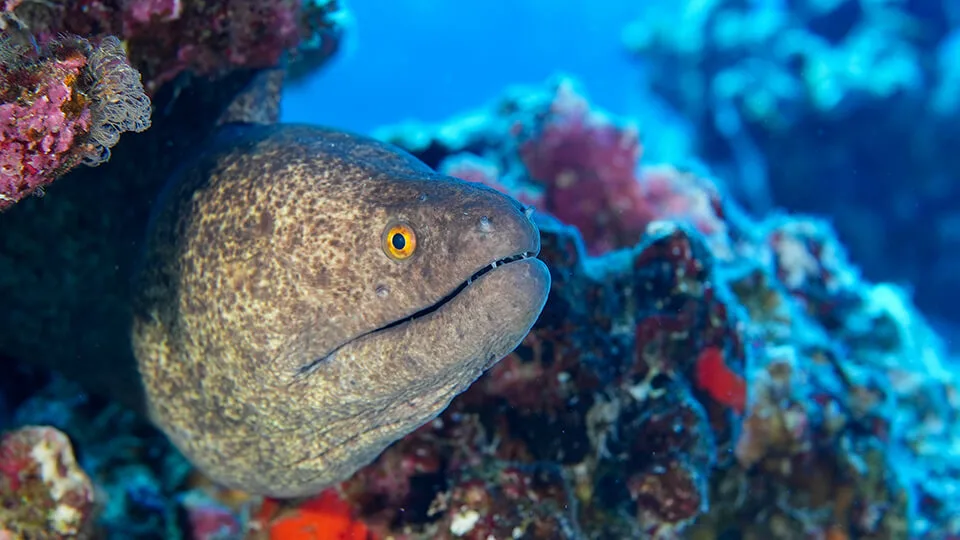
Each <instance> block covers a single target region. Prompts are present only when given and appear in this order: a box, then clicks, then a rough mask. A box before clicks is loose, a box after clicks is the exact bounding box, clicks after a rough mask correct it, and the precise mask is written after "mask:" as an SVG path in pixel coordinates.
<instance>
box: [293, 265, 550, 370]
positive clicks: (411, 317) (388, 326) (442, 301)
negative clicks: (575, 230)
mask: <svg viewBox="0 0 960 540" xmlns="http://www.w3.org/2000/svg"><path fill="white" fill-rule="evenodd" d="M536 255H537V252H536V251H524V252H522V253H517V254H515V255H510V256H509V257H504V258H502V259H497V260H495V261H493V262H492V263H490V264H488V265H486V266H484V267H483V268H481V269H480V270H477V271H476V272H474V273H473V275H471V276H470V277H469V278H467V280H466V281H464V282H463V283H461V284H460V285H458V286H457V287H456V288H455V289H453V291H451V292H450V293H449V294H447V295H446V296H444V297H443V298H441V299H440V300H438V301H437V302H435V303H433V304H432V305H430V306H427V307H425V308H423V309H421V310H420V311H418V312H416V313H414V314H413V315H409V316H407V317H404V318H402V319H398V320H396V321H393V322H391V323H388V324H385V325H383V326H381V327H379V328H375V329H373V330H370V331H369V332H365V333H363V334H360V335H359V336H356V337H354V338H352V339H350V340H349V341H347V342H346V343H343V344H341V345H340V346H338V347H337V348H335V349H333V350H332V351H330V352H329V353H328V354H327V355H326V356H323V357H321V358H318V359H316V360H314V361H312V362H310V363H309V364H307V365H305V366H303V367H301V368H300V369H299V370H298V375H300V376H303V375H307V374H308V373H309V372H311V371H313V370H314V369H316V368H317V367H319V366H320V365H321V364H323V363H324V362H325V361H327V360H328V359H329V358H330V357H332V356H333V355H335V354H337V351H339V350H340V349H342V348H343V347H345V346H346V345H348V344H349V343H352V342H355V341H357V340H360V339H363V338H366V337H369V336H371V335H373V334H377V333H380V332H385V331H387V330H390V329H391V328H396V327H398V326H401V325H403V324H406V323H409V322H412V321H414V320H415V319H420V318H423V317H426V316H428V315H430V314H431V313H433V312H435V311H437V310H438V309H440V308H442V307H443V306H444V305H446V304H448V303H449V302H450V301H451V300H453V299H454V298H456V297H457V295H459V294H460V293H462V292H463V291H464V290H465V289H466V288H467V287H469V286H470V285H471V284H472V283H473V282H474V281H476V280H478V279H480V278H481V277H483V276H484V275H486V274H487V273H489V272H492V271H494V270H496V269H497V268H500V267H502V266H505V265H508V264H510V263H514V262H517V261H522V260H525V259H530V258H533V257H535V256H536Z"/></svg>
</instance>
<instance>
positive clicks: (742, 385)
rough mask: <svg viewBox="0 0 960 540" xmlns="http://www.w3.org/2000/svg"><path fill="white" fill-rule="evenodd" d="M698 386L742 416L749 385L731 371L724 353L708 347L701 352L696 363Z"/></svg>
mask: <svg viewBox="0 0 960 540" xmlns="http://www.w3.org/2000/svg"><path fill="white" fill-rule="evenodd" d="M696 383H697V386H699V387H700V388H702V389H703V390H706V391H707V393H708V394H710V396H711V397H712V398H713V399H715V400H717V401H719V402H720V403H723V404H724V405H727V406H728V407H730V408H732V409H733V410H734V411H736V412H737V414H742V413H743V410H744V407H745V406H746V401H747V383H746V381H744V380H743V377H741V376H740V375H739V374H737V372H735V371H733V370H732V369H730V367H729V366H727V363H726V362H725V361H724V359H723V351H721V350H720V349H718V348H717V347H707V348H706V349H704V350H703V351H701V352H700V356H699V357H697V363H696Z"/></svg>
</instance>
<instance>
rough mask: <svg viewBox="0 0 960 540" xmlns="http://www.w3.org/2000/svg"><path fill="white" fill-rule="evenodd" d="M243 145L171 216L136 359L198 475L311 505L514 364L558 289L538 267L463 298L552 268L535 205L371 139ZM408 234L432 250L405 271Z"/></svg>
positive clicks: (147, 291)
mask: <svg viewBox="0 0 960 540" xmlns="http://www.w3.org/2000/svg"><path fill="white" fill-rule="evenodd" d="M231 129H232V134H227V135H225V136H224V137H222V138H221V140H220V142H218V143H217V144H215V145H214V146H213V147H212V148H211V149H210V150H209V151H207V152H205V153H204V154H203V155H202V157H200V158H199V159H198V160H196V161H195V162H194V163H192V164H190V165H189V166H187V167H186V168H185V169H184V170H183V171H182V172H181V175H180V177H179V178H177V179H175V181H174V182H172V183H171V184H170V186H168V189H167V190H166V192H165V193H164V195H163V196H162V197H161V199H160V201H159V202H158V206H157V208H156V209H155V216H154V218H153V220H152V225H151V230H150V232H149V235H148V243H147V249H146V250H145V258H144V261H143V265H142V269H141V272H140V275H139V278H138V280H137V281H136V284H135V285H136V287H135V289H136V291H137V292H136V298H135V302H134V322H133V328H132V341H133V348H134V353H135V355H136V357H137V361H138V365H139V368H140V372H141V375H142V378H143V383H144V386H145V389H146V393H147V401H148V408H149V413H150V415H151V418H152V419H153V420H154V421H155V422H156V423H157V425H158V426H160V427H161V429H163V430H164V432H165V433H166V434H167V436H168V437H169V438H170V439H171V440H172V441H173V442H174V444H176V445H177V447H178V448H179V449H180V450H181V451H182V452H183V453H184V454H185V455H186V456H187V457H188V458H189V459H190V460H191V461H192V462H193V463H194V464H195V465H197V466H198V467H199V468H200V469H201V470H203V471H204V472H205V473H206V474H208V475H209V476H210V477H212V478H213V479H214V480H216V481H218V482H220V483H222V484H224V485H227V486H230V487H234V488H239V489H243V490H246V491H249V492H253V493H258V494H263V495H269V496H273V497H299V496H306V495H310V494H313V493H316V492H318V491H320V490H322V489H323V488H325V487H327V486H329V485H331V484H333V483H335V482H338V481H341V480H343V479H345V478H347V477H349V476H350V475H351V474H352V473H353V472H355V471H356V470H357V469H358V468H360V467H362V466H364V465H366V464H367V463H369V462H370V461H372V460H373V459H374V458H375V457H376V456H377V455H378V454H379V453H380V452H382V451H383V449H385V448H386V447H387V446H388V445H389V444H391V443H392V442H394V441H395V440H397V439H398V438H400V437H402V436H404V435H406V434H407V433H409V432H410V431H412V430H414V429H415V428H417V427H419V426H421V425H423V424H424V423H426V422H428V421H430V420H431V419H433V418H434V417H436V416H437V415H438V414H439V413H440V412H441V411H442V410H443V409H444V408H446V406H447V405H448V404H449V402H450V400H451V399H452V398H453V397H454V396H456V395H457V394H459V393H460V392H462V391H463V390H465V389H466V388H467V387H468V386H469V385H470V384H471V383H472V382H473V381H474V380H476V379H477V377H478V376H479V375H480V374H481V373H483V372H484V370H486V369H487V368H489V367H490V366H491V365H493V364H494V363H496V362H497V361H499V360H500V359H501V358H502V357H503V356H505V355H506V354H508V353H509V352H510V351H511V350H513V349H514V348H515V347H516V346H517V345H518V344H519V342H520V341H521V340H522V339H523V337H524V336H525V335H526V334H527V333H528V331H529V330H530V328H531V327H532V325H533V323H534V322H535V320H536V319H537V317H538V316H539V314H540V312H541V310H542V309H543V306H544V303H545V302H546V297H547V292H548V291H549V288H550V275H549V272H548V270H547V268H546V266H545V265H544V264H543V263H542V262H540V261H539V260H537V259H535V258H524V259H521V260H518V261H515V262H510V263H508V264H505V265H503V266H499V267H497V268H496V269H494V270H492V271H489V272H487V273H485V274H484V275H483V276H482V277H480V278H479V279H476V280H474V281H473V282H472V284H470V285H469V286H467V287H466V288H463V289H462V290H460V292H457V293H456V294H455V295H453V296H452V297H450V295H451V293H454V292H456V291H457V290H458V288H459V287H460V285H461V284H463V283H465V282H466V281H467V280H468V279H469V278H470V277H471V276H472V275H473V274H475V273H476V272H477V271H478V270H480V269H482V268H484V267H487V266H489V265H490V264H491V263H492V262H494V261H497V260H500V259H503V258H507V257H511V256H514V255H517V254H520V253H523V252H529V253H531V254H536V253H538V252H539V249H540V236H539V231H538V230H537V228H536V226H535V225H534V224H533V222H532V221H531V220H530V219H529V217H528V216H527V215H526V214H525V212H524V208H523V207H522V206H521V205H520V204H519V203H517V202H516V201H515V200H513V199H511V198H509V197H507V196H505V195H502V194H500V193H498V192H496V191H494V190H491V189H488V188H485V187H482V186H480V185H478V184H469V183H465V182H462V181H459V180H455V179H453V178H450V177H446V176H442V175H438V174H436V173H434V172H433V171H432V170H431V169H429V168H428V167H427V166H425V165H423V164H422V163H420V162H419V161H417V160H416V159H415V158H413V157H412V156H409V155H408V154H406V153H404V152H403V151H401V150H398V149H396V148H394V147H392V146H389V145H386V144H384V143H380V142H377V141H375V140H373V139H367V138H364V137H358V136H355V135H350V134H346V133H342V132H337V131H329V130H324V129H320V128H316V127H307V126H296V125H280V126H245V127H235V128H231ZM228 131H229V130H228ZM397 222H405V223H407V224H409V225H410V226H412V227H413V229H414V230H415V232H416V235H417V249H416V251H415V253H414V255H413V256H412V257H410V258H408V259H406V260H403V261H397V260H394V259H391V258H390V257H388V256H387V254H386V252H385V251H384V249H383V242H382V239H383V236H384V231H385V230H386V229H387V228H389V227H390V226H391V225H392V224H395V223H397ZM448 297H449V298H448ZM445 298H446V300H445ZM441 301H443V302H442V304H441V305H440V306H439V307H438V308H437V309H436V310H434V311H432V312H430V313H429V314H424V315H423V316H418V317H415V318H414V319H413V320H406V321H405V322H401V323H399V324H394V325H391V326H390V327H388V328H384V327H385V326H387V325H390V324H391V323H394V322H396V321H402V320H404V319H406V318H408V317H410V316H411V315H413V314H415V313H418V312H420V311H422V310H424V309H425V308H429V307H431V306H434V305H437V304H438V303H440V302H441Z"/></svg>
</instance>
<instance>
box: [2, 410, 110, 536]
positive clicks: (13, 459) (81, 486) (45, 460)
mask: <svg viewBox="0 0 960 540" xmlns="http://www.w3.org/2000/svg"><path fill="white" fill-rule="evenodd" d="M93 500H94V495H93V485H92V484H91V482H90V478H88V477H87V475H86V473H84V472H83V470H81V469H80V467H79V466H78V465H77V462H76V460H75V458H74V456H73V448H72V446H71V444H70V441H69V440H68V439H67V436H66V435H64V434H63V433H62V432H60V431H58V430H56V429H54V428H51V427H43V426H25V427H21V428H19V429H17V430H16V431H12V432H10V433H6V434H4V435H3V436H2V437H0V538H2V537H4V533H6V534H11V535H15V537H17V538H54V537H56V538H73V537H76V536H78V535H79V534H80V533H81V532H83V531H84V530H85V527H86V526H87V525H88V524H89V522H90V516H91V514H92V511H93Z"/></svg>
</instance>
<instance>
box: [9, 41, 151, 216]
mask: <svg viewBox="0 0 960 540" xmlns="http://www.w3.org/2000/svg"><path fill="white" fill-rule="evenodd" d="M150 112H151V111H150V100H149V99H148V98H147V96H146V94H144V91H143V85H142V84H141V82H140V75H139V73H137V71H136V70H134V69H133V68H132V67H130V64H129V63H128V62H127V59H126V55H125V53H124V50H123V46H122V45H121V43H120V41H119V40H118V39H117V38H115V37H107V38H104V39H103V40H101V41H100V42H99V43H98V44H97V45H96V46H94V45H91V44H90V43H89V42H88V41H87V40H85V39H82V38H79V37H73V38H61V39H58V40H56V41H52V42H49V43H47V44H45V45H43V48H42V49H40V50H39V51H37V50H33V49H31V48H30V47H28V46H26V45H18V44H17V43H16V42H15V41H14V38H10V37H8V38H6V41H4V42H2V43H0V210H3V209H6V208H8V207H10V206H12V205H13V204H15V203H17V202H18V201H20V200H21V199H23V198H24V197H26V196H28V195H30V194H32V193H35V192H37V191H38V190H42V189H43V187H44V186H46V185H48V184H49V183H51V182H53V181H54V180H55V179H56V178H58V177H59V176H62V175H63V174H65V173H66V172H68V171H69V170H71V169H72V168H74V167H75V166H77V165H79V164H81V163H83V164H86V165H99V164H100V163H102V162H104V161H106V160H107V159H109V157H110V148H111V147H113V146H114V145H116V144H117V141H118V140H119V138H120V134H121V133H122V132H124V131H143V130H145V129H147V128H148V127H149V126H150Z"/></svg>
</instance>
